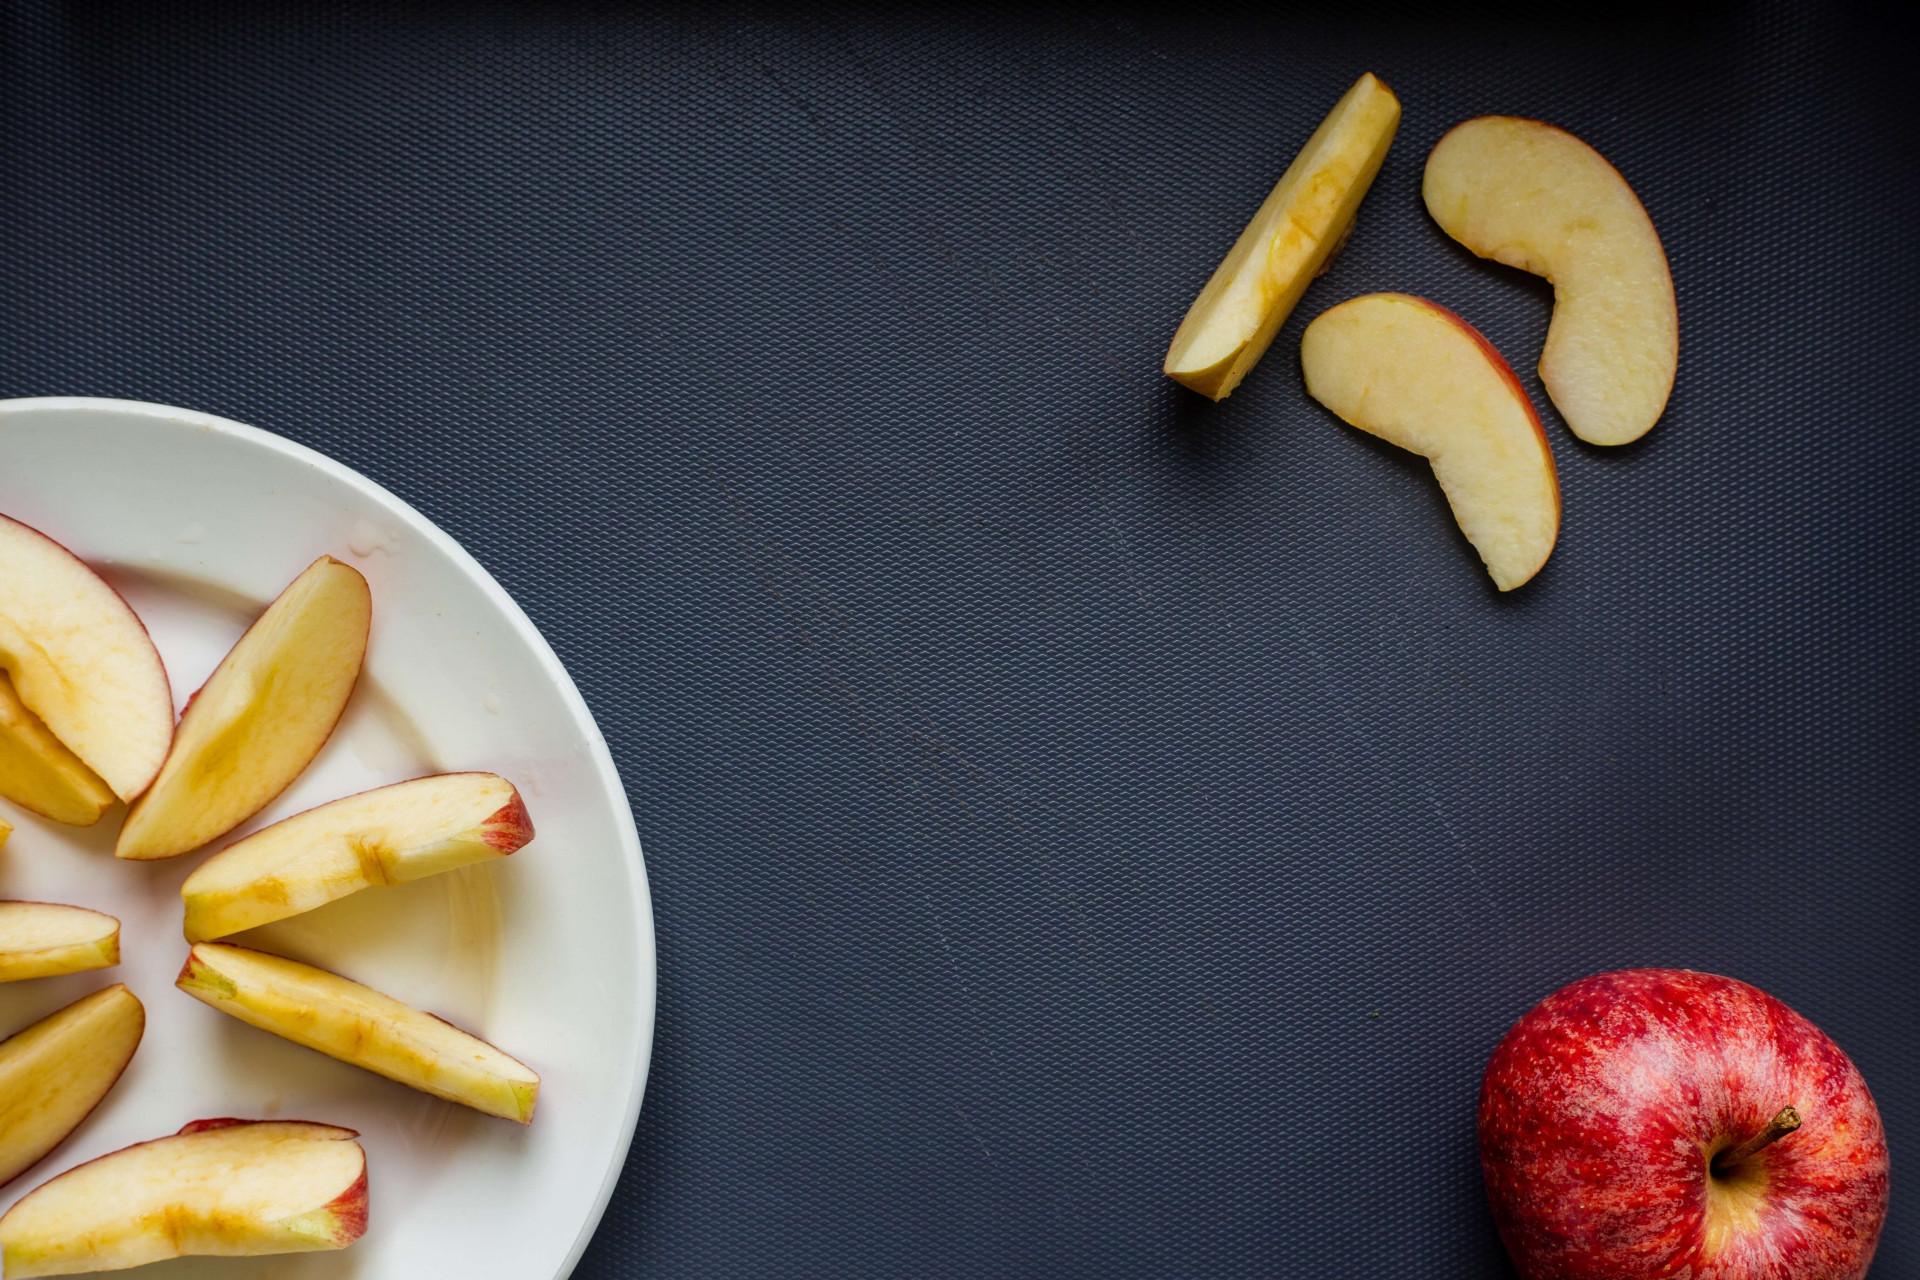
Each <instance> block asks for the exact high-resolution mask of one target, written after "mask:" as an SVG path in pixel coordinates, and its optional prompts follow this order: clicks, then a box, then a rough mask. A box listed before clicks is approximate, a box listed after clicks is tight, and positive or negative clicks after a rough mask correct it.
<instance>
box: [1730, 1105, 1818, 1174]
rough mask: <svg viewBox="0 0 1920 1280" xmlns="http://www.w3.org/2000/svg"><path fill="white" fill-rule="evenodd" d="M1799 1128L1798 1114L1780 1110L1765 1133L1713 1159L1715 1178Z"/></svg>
mask: <svg viewBox="0 0 1920 1280" xmlns="http://www.w3.org/2000/svg"><path fill="white" fill-rule="evenodd" d="M1799 1127H1800V1113H1799V1112H1798V1111H1796V1110H1794V1109H1793V1108H1792V1107H1782V1108H1780V1113H1779V1114H1778V1115H1776V1116H1774V1118H1773V1119H1772V1121H1770V1122H1769V1123H1768V1125H1767V1127H1766V1130H1765V1132H1763V1133H1757V1134H1755V1135H1754V1136H1753V1137H1751V1138H1748V1139H1747V1140H1746V1141H1745V1142H1743V1143H1741V1144H1740V1145H1739V1146H1737V1147H1731V1148H1729V1149H1728V1150H1726V1151H1722V1152H1721V1153H1720V1154H1719V1155H1717V1156H1715V1157H1714V1158H1713V1164H1712V1166H1711V1167H1712V1171H1713V1173H1714V1174H1715V1175H1716V1176H1722V1177H1723V1176H1725V1175H1726V1174H1727V1173H1728V1172H1730V1171H1731V1170H1732V1169H1733V1167H1734V1166H1735V1165H1737V1164H1739V1163H1740V1162H1741V1161H1742V1160H1745V1159H1746V1158H1747V1157H1748V1156H1750V1155H1752V1154H1753V1153H1754V1152H1756V1151H1762V1150H1765V1149H1766V1148H1767V1147H1770V1146H1772V1145H1773V1144H1774V1143H1776V1142H1778V1141H1780V1139H1782V1138H1784V1137H1786V1136H1787V1135H1788V1134H1790V1133H1792V1132H1793V1131H1794V1130H1795V1129H1798V1128H1799Z"/></svg>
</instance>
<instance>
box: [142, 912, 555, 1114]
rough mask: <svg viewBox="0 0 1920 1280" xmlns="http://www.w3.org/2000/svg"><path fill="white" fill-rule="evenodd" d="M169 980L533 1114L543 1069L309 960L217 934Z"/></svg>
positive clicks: (447, 1088) (385, 1066)
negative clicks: (253, 948) (269, 951)
mask: <svg viewBox="0 0 1920 1280" xmlns="http://www.w3.org/2000/svg"><path fill="white" fill-rule="evenodd" d="M176 985H177V986H178V987H179V988H180V989H181V990H182V991H184V992H186V993H187V994H188V995H190V996H193V997H194V998H195V999H197V1000H202V1001H204V1002H206V1003H207V1004H210V1005H212V1006H213V1007H214V1008H216V1009H218V1010H220V1011H221V1012H222V1013H228V1014H232V1015H233V1016H234V1017H236V1018H238V1019H240V1021H242V1022H245V1023H249V1024H251V1025H253V1026H256V1027H259V1028H260V1029H261V1030H262V1031H271V1032H273V1033H274V1034H275V1035H277V1036H283V1037H285V1038H286V1039H288V1040H291V1041H293V1042H294V1043H295V1044H303V1045H305V1046H307V1048H309V1049H318V1050H319V1051H320V1052H321V1053H324V1054H326V1055H328V1056H329V1057H333V1058H338V1059H340V1061H342V1062H350V1063H352V1064H353V1065H354V1066H356V1067H364V1068H366V1069H367V1070H368V1071H372V1072H374V1073H375V1074H377V1075H383V1076H385V1077H387V1078H388V1079H389V1080H397V1081H399V1082H400V1083H401V1084H404V1085H408V1086H410V1087H412V1088H415V1089H419V1090H421V1091H422V1092H424V1093H431V1094H433V1095H434V1096H435V1097H440V1098H445V1099H447V1100H448V1101H449V1102H458V1103H460V1104H462V1105H464V1106H469V1107H472V1108H473V1109H474V1110H476V1111H484V1112H486V1113H487V1114H488V1115H490V1116H500V1117H503V1118H504V1119H508V1120H518V1121H519V1122H520V1123H521V1124H526V1123H528V1122H529V1121H531V1120H532V1119H533V1106H534V1102H535V1100H536V1099H537V1097H538V1096H539V1093H540V1077H539V1076H538V1075H537V1074H535V1073H534V1072H533V1071H532V1070H531V1069H530V1068H528V1067H527V1066H526V1065H525V1064H524V1063H521V1062H518V1061H516V1060H515V1059H513V1058H509V1057H508V1056H507V1055H506V1054H504V1053H502V1052H500V1051H499V1050H498V1049H496V1048H494V1047H493V1046H492V1045H490V1044H488V1043H487V1042H486V1041H484V1040H480V1039H477V1038H476V1037H474V1036H470V1035H468V1034H467V1033H466V1032H464V1031H462V1030H460V1029H459V1028H458V1027H455V1026H454V1025H453V1024H451V1023H449V1022H445V1021H443V1020H441V1019H439V1018H436V1017H434V1016H433V1015H432V1014H430V1013H421V1012H420V1011H419V1010H418V1009H413V1008H409V1007H408V1006H407V1005H404V1004H402V1003H400V1002H399V1001H398V1000H395V999H394V998H393V997H392V996H386V995H382V994H380V993H379V992H378V991H375V990H374V989H373V988H371V987H363V986H361V985H360V984H359V983H357V982H353V981H351V980H349V979H346V978H343V977H341V976H340V975H339V974H337V973H328V972H327V971H326V970H325V969H316V968H314V967H313V966H312V965H310V964H301V963H300V962H299V961H297V960H287V959H284V958H283V957H280V956H271V955H268V954H266V953H265V952H264V951H250V950H248V949H247V948H245V947H235V946H230V945H228V944H226V943H223V942H201V943H196V944H195V945H194V948H193V951H192V953H191V954H190V955H189V956H188V957H187V963H186V967H185V968H183V969H181V971H180V978H179V981H178V982H177V983H176Z"/></svg>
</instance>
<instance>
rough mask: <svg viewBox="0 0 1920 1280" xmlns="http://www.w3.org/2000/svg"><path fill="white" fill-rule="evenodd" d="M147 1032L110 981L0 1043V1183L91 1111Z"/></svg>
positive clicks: (128, 997) (133, 1005) (142, 1013)
mask: <svg viewBox="0 0 1920 1280" xmlns="http://www.w3.org/2000/svg"><path fill="white" fill-rule="evenodd" d="M146 1029H147V1013H146V1010H145V1009H143V1008H141V1007H140V1001H139V1000H137V999H135V998H134V994H133V992H131V991H129V990H127V989H126V987H124V986H122V985H120V984H118V983H116V984H114V985H113V986H111V987H108V988H107V989H106V990H105V991H96V992H94V993H93V994H92V995H90V996H83V997H82V998H81V999H79V1000H76V1001H74V1002H73V1003H72V1004H70V1005H68V1006H67V1007H66V1008H64V1009H62V1010H60V1012H58V1013H56V1014H53V1015H51V1016H50V1017H46V1018H42V1019H41V1020H40V1021H38V1022H36V1023H34V1024H33V1025H32V1026H30V1027H28V1028H26V1029H25V1030H23V1031H19V1032H16V1033H15V1034H14V1035H12V1036H10V1037H8V1038H7V1039H5V1040H0V1187H4V1186H5V1185H6V1184H7V1183H9V1182H12V1181H13V1180H14V1179H15V1178H17V1177H19V1176H20V1175H21V1174H22V1173H24V1172H26V1171H27V1170H28V1169H30V1168H32V1167H33V1166H34V1165H35V1164H38V1163H39V1162H40V1160H41V1159H42V1158H43V1157H44V1156H45V1155H46V1154H47V1153H48V1152H49V1151H51V1150H53V1149H54V1148H55V1147H57V1146H59V1145H60V1144H61V1143H62V1142H64V1141H65V1140H66V1137H67V1135H68V1134H70V1133H72V1132H73V1131H74V1130H75V1129H77V1128H79V1127H80V1122H81V1121H82V1120H85V1119H86V1118H87V1117H88V1116H90V1115H92V1114H93V1109H94V1108H95V1107H97V1106H99V1105H100V1100H101V1099H102V1098H104V1097H106V1096H107V1091H108V1090H110V1089H112V1088H113V1086H114V1082H115V1081H117V1080H119V1079H120V1073H121V1072H123V1071H125V1070H126V1069H127V1064H128V1063H129V1062H131V1061H133V1051H134V1050H135V1049H138V1048H139V1047H140V1037H141V1036H142V1035H143V1034H144V1033H145V1032H146ZM7 1274H8V1275H12V1274H13V1273H12V1272H11V1271H8V1272H7Z"/></svg>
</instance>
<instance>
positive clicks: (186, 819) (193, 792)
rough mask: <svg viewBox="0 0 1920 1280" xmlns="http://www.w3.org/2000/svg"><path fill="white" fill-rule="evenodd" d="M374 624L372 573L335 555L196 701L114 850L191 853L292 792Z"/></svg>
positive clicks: (262, 622) (349, 687)
mask: <svg viewBox="0 0 1920 1280" xmlns="http://www.w3.org/2000/svg"><path fill="white" fill-rule="evenodd" d="M372 619H373V601H372V597H371V596H370V595H369V593H368V591H367V580H366V579H365V578H363V577H361V576H360V574H359V572H358V571H357V570H355V569H353V568H351V567H349V566H347V565H344V564H342V563H340V562H339V561H338V560H335V559H334V558H333V557H332V556H321V557H320V558H319V559H318V560H316V561H314V562H313V564H312V565H311V566H309V567H308V568H307V570H306V571H305V572H304V573H302V574H301V575H300V576H299V577H297V578H295V579H294V580H293V582H292V583H291V584H290V585H289V586H288V587H287V589H286V590H285V591H282V592H281V593H280V595H279V597H278V598H277V599H276V600H274V602H273V603H272V604H270V605H268V606H267V609H266V612H265V613H262V614H261V615H260V617H259V619H258V620H256V621H255V622H254V624H253V625H252V626H251V627H249V628H248V629H247V633H246V634H245V635H243V636H241V637H240V641H239V643H237V644H235V645H234V646H233V650H232V652H230V653H228V654H227V656H226V658H225V659H224V660H223V661H222V662H221V663H220V665H219V666H218V667H217V668H215V669H214V673H213V675H212V676H210V677H209V678H208V680H207V683H206V684H205V685H204V686H202V687H201V689H200V691H199V692H198V693H196V694H194V695H193V699H192V701H190V702H189V703H188V704H187V710H186V714H184V715H182V716H181V717H180V728H179V731H178V733H176V734H175V736H174V743H173V750H172V751H171V752H169V753H168V755H167V762H166V764H165V765H164V766H163V767H162V768H161V770H160V776H159V777H158V778H156V779H154V783H153V787H152V789H151V790H149V791H148V792H147V794H146V795H144V796H142V797H140V799H139V800H138V801H136V802H135V803H134V806H133V808H132V809H131V810H130V811H129V812H128V814H127V821H126V825H125V826H124V827H122V828H121V829H120V841H119V844H118V845H116V846H115V848H114V852H115V853H116V854H118V855H119V856H120V857H122V858H135V859H148V858H171V857H174V856H176V855H178V854H182V853H187V852H190V851H191V850H194V849H198V848H199V847H200V846H201V845H203V844H205V843H207V841H209V840H213V839H215V838H217V837H219V836H222V835H225V834H226V833H227V832H229V831H231V830H233V829H234V828H235V827H237V826H239V825H240V824H241V823H242V822H245V821H246V820H247V819H248V818H250V817H252V816H253V815H254V814H256V813H258V812H259V811H260V810H261V809H263V808H264V807H266V806H267V805H268V804H269V803H271V802H272V800H273V798H274V797H275V796H277V795H279V794H280V793H281V792H282V791H284V790H286V789H287V787H288V786H289V785H290V784H291V783H292V782H293V780H294V779H295V778H297V777H299V776H300V773H301V771H302V770H304V769H305V768H306V767H307V765H308V763H309V762H310V761H312V759H313V757H314V756H315V755H317V754H319V751H320V748H321V747H323V746H325V745H326V742H327V739H328V738H329V737H331V736H332V734H333V728H334V725H336V724H337V723H339V720H340V714H341V712H342V711H344V710H345V709H346V706H347V699H348V698H349V697H351V696H352V695H353V689H354V685H355V684H356V683H357V682H358V681H359V678H360V664H361V662H362V660H363V659H364V658H365V657H366V652H367V631H368V628H369V626H370V625H371V623H372Z"/></svg>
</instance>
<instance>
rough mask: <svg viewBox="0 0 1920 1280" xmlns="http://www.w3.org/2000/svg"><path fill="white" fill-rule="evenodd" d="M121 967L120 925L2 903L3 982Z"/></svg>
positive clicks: (78, 910)
mask: <svg viewBox="0 0 1920 1280" xmlns="http://www.w3.org/2000/svg"><path fill="white" fill-rule="evenodd" d="M119 963H120V922H119V921H118V920H115V919H114V918H113V917H112V916H110V915H104V914H102V913H101V912H98V911H89V910H87V909H86V908H85V907H68V906H62V905H61V904H59V903H57V902H0V982H18V981H19V980H20V979H22V978H50V977H53V976H54V975H56V974H62V973H84V972H86V971H87V970H89V969H107V968H111V967H112V966H114V965H116V964H119Z"/></svg>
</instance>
